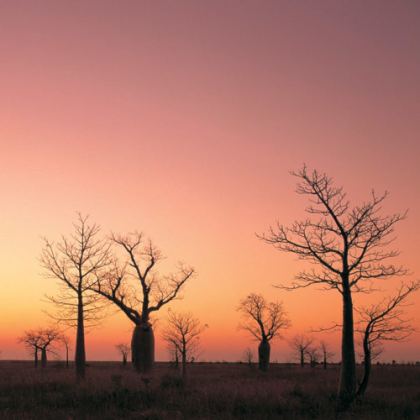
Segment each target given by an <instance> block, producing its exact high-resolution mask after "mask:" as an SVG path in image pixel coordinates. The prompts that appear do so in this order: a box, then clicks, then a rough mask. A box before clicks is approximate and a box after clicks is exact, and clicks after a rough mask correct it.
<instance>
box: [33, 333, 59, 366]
mask: <svg viewBox="0 0 420 420" xmlns="http://www.w3.org/2000/svg"><path fill="white" fill-rule="evenodd" d="M38 334H39V337H40V340H39V342H38V345H39V348H40V350H41V366H42V367H46V366H47V352H48V351H49V352H53V350H52V349H51V347H52V345H53V344H54V343H55V342H56V341H59V340H60V338H61V331H60V330H58V329H57V328H54V327H50V328H45V329H41V330H39V332H38Z"/></svg>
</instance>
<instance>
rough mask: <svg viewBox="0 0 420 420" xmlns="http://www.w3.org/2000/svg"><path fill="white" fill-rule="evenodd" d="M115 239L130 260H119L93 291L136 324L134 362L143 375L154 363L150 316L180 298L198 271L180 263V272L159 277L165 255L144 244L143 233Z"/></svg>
mask: <svg viewBox="0 0 420 420" xmlns="http://www.w3.org/2000/svg"><path fill="white" fill-rule="evenodd" d="M111 240H112V242H113V244H114V245H115V246H116V247H117V248H118V249H121V250H122V251H123V253H124V254H125V255H126V257H127V259H126V260H125V261H124V262H122V263H119V262H118V260H117V259H115V261H114V263H113V265H112V267H111V269H110V270H109V271H108V273H107V275H105V276H102V277H98V279H97V282H96V283H95V284H94V285H93V286H92V287H91V289H92V290H94V291H95V292H96V293H98V294H99V295H100V296H102V297H104V298H105V299H107V300H109V301H110V302H113V303H114V304H115V305H116V306H117V307H118V308H119V309H120V310H121V311H122V312H123V313H124V314H125V315H126V316H127V317H128V318H129V319H130V321H132V322H133V323H134V325H135V327H134V331H133V337H132V341H131V356H132V361H133V364H134V366H135V368H136V369H137V370H138V371H139V372H148V371H150V369H151V368H152V366H153V363H154V334H153V326H152V323H151V320H150V317H151V315H152V314H153V313H154V312H157V311H159V310H160V309H161V308H162V307H163V306H165V305H167V304H168V303H169V302H171V301H172V300H174V299H176V298H177V297H178V295H179V292H180V291H181V289H182V287H183V286H184V284H185V283H186V282H187V280H188V279H189V278H191V277H192V276H193V274H194V269H193V268H191V267H187V266H184V265H182V264H180V265H179V270H178V273H176V274H169V275H166V276H159V274H158V272H157V270H156V266H157V264H158V263H159V262H160V261H161V260H162V254H161V252H160V251H159V250H158V249H157V248H156V247H155V246H154V245H153V244H152V242H151V241H148V242H147V243H144V240H143V235H142V234H141V233H134V234H130V235H127V236H122V235H112V237H111Z"/></svg>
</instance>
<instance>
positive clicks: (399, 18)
mask: <svg viewBox="0 0 420 420" xmlns="http://www.w3.org/2000/svg"><path fill="white" fill-rule="evenodd" d="M419 12H420V7H419V4H416V3H409V2H407V3H405V4H396V3H394V2H379V1H378V2H376V1H373V2H369V4H366V3H365V2H362V1H360V2H359V1H355V2H351V3H349V2H340V3H339V2H335V1H325V2H321V3H318V4H317V5H315V4H309V3H305V4H304V3H296V2H291V1H290V2H289V1H266V2H264V3H263V4H262V3H260V2H252V1H236V0H235V1H231V2H223V1H214V2H209V3H204V2H195V1H185V2H171V1H164V0H162V1H159V2H137V1H130V0H126V1H122V2H112V1H106V0H105V1H95V0H93V1H90V2H83V1H74V2H71V4H70V3H69V2H55V1H52V0H51V1H50V0H43V1H42V2H41V3H38V2H37V4H35V3H30V2H20V1H12V0H6V1H3V2H2V3H1V5H0V35H1V36H0V49H1V51H2V56H1V58H0V60H1V69H2V77H1V78H0V92H1V95H0V159H1V161H0V171H1V172H0V174H1V176H0V186H1V191H2V218H1V221H0V232H1V237H0V256H1V265H0V281H1V284H2V293H1V296H0V308H1V316H0V331H1V335H0V350H1V352H2V353H1V357H2V358H3V359H20V358H24V357H28V355H27V353H26V351H25V350H24V349H23V348H22V346H21V345H20V344H18V343H17V341H16V340H17V337H18V336H19V335H21V334H22V332H23V331H24V330H25V329H30V328H36V327H38V326H41V325H44V324H46V323H48V322H49V321H48V317H47V316H46V314H45V312H44V311H45V310H46V309H48V304H46V303H45V302H44V301H43V297H44V295H45V294H54V293H55V292H56V291H57V287H56V284H54V282H53V281H50V280H46V279H44V278H43V276H42V270H41V267H40V264H39V261H38V258H39V255H40V251H41V247H42V242H41V237H42V236H46V237H48V238H49V239H58V238H59V236H60V234H68V233H70V232H71V223H72V222H73V221H74V219H75V214H76V211H81V212H83V213H84V214H90V216H91V218H92V220H93V221H95V222H97V223H98V224H100V225H101V226H102V231H103V233H104V234H108V233H109V232H110V231H114V232H121V233H124V232H130V231H133V230H140V231H143V232H144V233H145V235H147V236H150V237H151V238H152V239H153V241H154V242H155V243H156V245H157V246H158V247H159V248H160V249H162V251H163V253H164V254H165V255H166V256H167V257H168V259H167V261H166V262H165V267H166V266H168V268H170V267H175V265H176V262H177V261H178V260H182V261H185V262H186V263H188V264H190V265H192V266H194V267H195V268H196V270H197V272H198V275H197V277H196V278H194V279H193V280H192V281H191V282H190V283H189V284H187V286H186V288H185V290H184V292H183V299H182V300H179V301H176V302H175V303H174V304H173V305H171V308H173V309H176V310H185V311H191V312H192V313H193V314H194V315H195V316H196V317H198V318H199V319H200V320H201V321H202V322H203V323H207V324H208V325H209V329H207V330H206V331H205V332H204V334H203V337H202V355H201V359H204V360H239V359H240V358H241V357H242V353H243V351H244V349H245V348H246V347H248V346H254V347H255V344H254V343H253V342H252V341H251V340H250V338H249V337H248V336H247V335H246V334H245V333H244V332H241V331H238V329H237V326H238V324H239V322H240V316H239V314H238V312H237V311H236V308H237V306H238V303H239V301H240V299H242V298H243V297H245V296H246V294H248V293H250V292H259V293H262V294H264V295H265V296H266V297H267V298H269V299H270V300H281V301H283V303H284V306H285V308H286V310H287V312H288V314H289V317H290V319H291V321H292V326H291V328H290V329H289V330H288V331H286V332H285V334H284V335H285V339H283V340H278V341H277V342H276V343H275V345H274V349H273V355H272V359H273V360H279V361H288V360H291V359H292V356H291V351H290V348H289V346H288V344H287V339H288V338H290V337H292V336H293V335H294V334H297V333H304V332H307V331H309V330H310V329H311V328H316V327H320V326H326V325H330V324H331V323H332V322H338V321H339V320H340V315H341V309H340V296H339V294H338V293H336V292H333V291H331V292H322V291H318V290H316V289H314V288H313V289H307V290H302V291H296V292H293V293H286V292H284V291H281V290H279V289H276V288H274V287H273V285H274V284H277V283H279V282H280V281H282V282H284V281H287V280H289V279H290V280H291V279H292V278H293V276H294V274H295V273H297V271H298V270H299V267H300V264H301V263H300V262H299V261H296V260H295V259H294V258H293V257H292V256H291V255H285V254H282V253H279V252H278V251H276V250H274V249H273V248H271V247H269V246H267V245H265V244H264V243H262V242H261V241H259V240H258V239H257V238H256V235H255V233H256V232H263V231H265V230H266V229H267V227H268V226H269V225H270V224H272V223H273V222H275V221H276V220H279V221H280V222H282V223H284V224H290V223H291V222H293V220H295V219H300V218H302V217H305V213H304V208H305V205H306V202H305V201H304V199H302V197H299V196H298V195H296V194H295V192H294V187H295V180H294V179H293V177H291V176H290V175H289V171H290V170H294V169H297V168H299V167H300V166H301V165H302V163H303V162H306V163H307V164H308V166H309V167H311V168H317V169H319V170H320V171H325V172H326V173H328V174H329V175H331V176H332V177H334V179H335V181H336V183H337V184H339V185H343V186H344V188H345V190H346V191H347V192H348V195H349V197H350V199H351V200H352V201H353V203H356V202H360V201H363V199H364V198H366V197H368V195H369V193H370V190H371V189H372V188H375V189H376V190H377V191H384V190H388V191H389V192H390V198H389V199H388V200H387V202H386V204H385V205H384V212H385V213H388V212H394V211H402V210H405V209H407V208H408V209H409V214H408V218H407V220H405V221H403V222H401V223H400V224H399V225H398V226H397V229H396V234H397V237H398V238H397V241H396V243H395V246H396V247H397V248H398V249H399V250H400V251H401V256H400V257H399V262H400V263H402V264H404V265H406V266H407V267H408V268H409V269H410V270H411V271H412V272H413V275H412V278H420V262H419V258H418V255H417V254H418V242H419V234H420V227H419V226H420V223H419V221H420V196H419V193H418V186H419V184H420V171H419V170H418V160H419V156H420V140H419V133H420V120H419V118H418V115H419V101H418V98H419V94H420V92H419V86H420V52H419V49H418V40H419V39H420V26H419V25H418V16H419ZM399 281H400V279H395V280H392V281H389V282H387V283H386V284H385V283H384V284H383V289H384V292H383V293H385V294H386V293H391V292H392V290H393V289H394V288H395V287H396V286H397V285H398V284H399ZM383 293H376V294H374V295H370V296H364V295H358V296H356V297H355V303H356V305H357V304H360V303H364V302H371V301H373V300H374V299H378V297H379V296H383ZM411 302H412V303H413V305H412V306H410V307H409V308H408V309H407V313H408V316H409V317H411V318H413V320H414V321H413V323H414V325H415V326H417V327H420V316H419V313H418V307H419V305H420V293H417V295H415V296H413V297H412V299H411ZM165 316H166V309H165V310H164V311H163V312H162V313H159V315H158V318H159V321H158V325H157V330H156V337H157V346H156V347H157V358H158V359H160V360H162V359H165V358H167V352H166V349H165V345H164V343H162V341H161V338H160V335H159V326H160V325H162V324H163V323H164V319H165ZM131 328H132V326H131V323H130V321H129V320H128V319H126V318H125V316H124V315H122V314H115V315H112V316H111V315H110V316H109V317H107V318H106V319H105V320H104V322H103V323H102V325H101V326H100V327H98V328H96V329H93V330H92V331H91V332H90V333H89V334H88V336H87V356H88V358H89V359H91V360H108V359H117V358H118V354H117V353H116V351H115V348H114V346H115V344H117V343H118V342H121V341H129V340H130V334H131ZM71 334H73V333H71ZM316 336H317V337H319V338H323V339H325V340H327V341H330V342H331V344H332V346H333V350H334V352H335V353H336V355H338V354H339V335H337V334H323V335H322V337H321V335H320V334H316ZM419 346H420V335H419V334H414V335H413V336H412V338H411V339H410V340H409V341H408V342H406V343H399V344H392V345H388V346H386V349H387V351H386V352H385V353H384V354H383V359H384V360H392V359H396V360H401V361H403V360H418V359H419V353H418V349H419Z"/></svg>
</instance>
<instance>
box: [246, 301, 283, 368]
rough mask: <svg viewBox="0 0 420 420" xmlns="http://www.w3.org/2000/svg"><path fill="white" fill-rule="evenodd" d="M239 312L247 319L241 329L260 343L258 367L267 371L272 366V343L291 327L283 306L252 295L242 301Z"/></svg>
mask: <svg viewBox="0 0 420 420" xmlns="http://www.w3.org/2000/svg"><path fill="white" fill-rule="evenodd" d="M238 310H239V311H240V312H241V313H242V315H243V317H244V319H245V322H244V323H242V324H241V325H240V328H241V329H243V330H245V331H248V332H249V333H250V334H251V335H252V336H253V337H254V338H255V339H256V340H258V341H259V342H260V344H259V346H258V367H259V369H260V370H262V371H266V370H267V369H268V366H269V364H270V341H271V340H272V339H273V338H276V337H280V331H281V330H282V329H286V328H289V326H290V321H289V319H288V318H287V315H286V312H285V310H284V309H283V304H282V303H280V302H270V303H269V302H267V301H266V300H265V299H264V297H263V296H262V295H258V294H255V293H251V294H249V295H248V296H247V297H246V298H245V299H243V300H242V301H241V303H240V305H239V308H238Z"/></svg>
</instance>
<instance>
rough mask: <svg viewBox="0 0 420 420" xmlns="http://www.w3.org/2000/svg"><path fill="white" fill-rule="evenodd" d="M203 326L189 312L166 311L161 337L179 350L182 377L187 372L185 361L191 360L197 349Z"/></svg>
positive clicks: (204, 326)
mask: <svg viewBox="0 0 420 420" xmlns="http://www.w3.org/2000/svg"><path fill="white" fill-rule="evenodd" d="M205 328H206V325H201V323H200V321H199V320H198V319H197V318H194V317H193V315H192V314H191V313H177V312H172V311H168V323H167V326H166V328H165V329H164V331H163V334H162V337H163V339H164V340H165V341H166V342H167V343H168V345H172V346H174V347H175V348H176V349H177V351H178V352H179V354H180V356H181V364H182V377H183V378H185V377H186V374H187V362H188V361H191V360H193V358H194V357H195V355H196V353H197V351H198V346H199V340H200V335H201V333H202V332H203V331H204V330H205Z"/></svg>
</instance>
